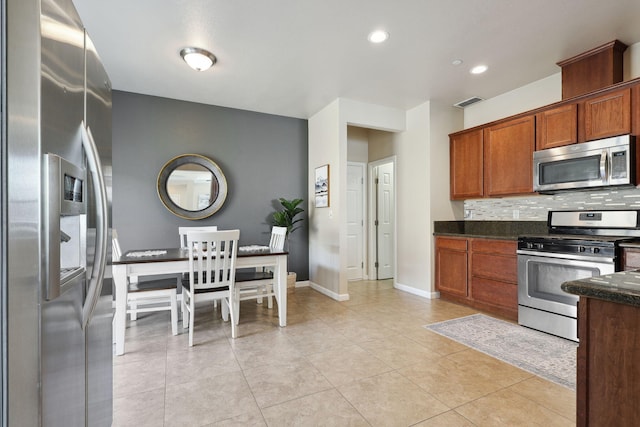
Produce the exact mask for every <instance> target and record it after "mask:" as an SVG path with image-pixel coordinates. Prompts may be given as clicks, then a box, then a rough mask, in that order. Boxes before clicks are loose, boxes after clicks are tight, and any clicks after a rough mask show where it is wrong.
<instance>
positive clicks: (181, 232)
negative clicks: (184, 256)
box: [178, 225, 218, 249]
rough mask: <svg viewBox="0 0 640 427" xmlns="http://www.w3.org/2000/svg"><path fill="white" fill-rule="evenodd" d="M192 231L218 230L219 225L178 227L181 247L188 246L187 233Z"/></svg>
mask: <svg viewBox="0 0 640 427" xmlns="http://www.w3.org/2000/svg"><path fill="white" fill-rule="evenodd" d="M190 231H218V226H217V225H207V226H202V227H178V235H179V236H180V247H181V248H182V249H186V248H187V233H188V232H190Z"/></svg>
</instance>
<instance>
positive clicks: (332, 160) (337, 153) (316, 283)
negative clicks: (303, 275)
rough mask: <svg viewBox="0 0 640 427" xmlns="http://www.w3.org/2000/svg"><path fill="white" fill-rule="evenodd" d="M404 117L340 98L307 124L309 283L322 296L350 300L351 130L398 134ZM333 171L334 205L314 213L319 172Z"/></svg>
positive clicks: (331, 188)
mask: <svg viewBox="0 0 640 427" xmlns="http://www.w3.org/2000/svg"><path fill="white" fill-rule="evenodd" d="M405 120H406V119H405V112H404V111H402V110H398V109H395V108H387V107H383V106H379V105H372V104H366V103H363V102H358V101H353V100H349V99H340V98H339V99H336V100H335V101H333V102H332V103H331V104H329V105H328V106H327V107H325V108H324V109H322V110H321V111H320V112H318V113H317V114H315V115H314V116H313V117H311V118H310V119H309V280H310V283H311V286H312V287H314V288H315V289H317V290H318V291H320V292H322V293H324V294H326V295H328V296H330V297H332V298H334V299H337V300H345V299H348V297H349V296H348V282H347V273H346V262H347V261H346V251H347V236H346V221H345V215H346V210H345V209H346V206H347V204H346V197H347V194H346V190H345V189H346V181H347V152H348V137H347V135H348V132H347V128H348V126H349V125H352V126H358V127H362V128H370V129H381V130H387V131H390V132H400V131H403V130H404V129H405ZM327 163H328V164H329V166H330V184H329V188H330V206H329V207H328V208H318V209H316V208H315V205H314V200H313V179H314V172H315V168H316V167H318V166H321V165H323V164H327Z"/></svg>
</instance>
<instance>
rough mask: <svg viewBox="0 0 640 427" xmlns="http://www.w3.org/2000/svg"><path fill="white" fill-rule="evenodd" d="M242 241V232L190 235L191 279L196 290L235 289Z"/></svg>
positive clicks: (204, 232) (188, 241)
mask: <svg viewBox="0 0 640 427" xmlns="http://www.w3.org/2000/svg"><path fill="white" fill-rule="evenodd" d="M239 238H240V230H225V231H208V232H207V231H189V232H187V249H188V250H189V280H190V282H191V283H190V284H191V285H192V286H193V288H194V289H211V288H220V287H225V286H228V287H229V288H230V289H231V288H232V287H233V284H234V280H235V264H236V257H237V251H238V239H239ZM196 274H197V276H196ZM195 277H197V280H194V278H195Z"/></svg>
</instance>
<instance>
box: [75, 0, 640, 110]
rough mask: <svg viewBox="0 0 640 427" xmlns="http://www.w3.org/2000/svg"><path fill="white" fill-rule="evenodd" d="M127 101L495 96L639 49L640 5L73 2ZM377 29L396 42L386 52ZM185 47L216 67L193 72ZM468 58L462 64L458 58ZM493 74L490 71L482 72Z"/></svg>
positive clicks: (411, 102)
mask: <svg viewBox="0 0 640 427" xmlns="http://www.w3.org/2000/svg"><path fill="white" fill-rule="evenodd" d="M74 4H75V5H76V7H77V9H78V11H79V13H80V16H81V17H82V20H83V22H84V24H85V26H86V27H87V29H88V31H89V33H90V34H91V36H92V38H93V41H94V44H95V45H96V47H97V49H98V51H99V53H100V56H101V57H102V59H103V62H104V63H105V66H106V68H107V71H108V73H109V75H110V77H111V80H112V84H113V88H114V89H116V90H121V91H127V92H135V93H140V94H147V95H155V96H161V97H167V98H173V99H179V100H186V101H192V102H198V103H204V104H212V105H219V106H225V107H231V108H239V109H243V110H250V111H258V112H263V113H269V114H277V115H282V116H289V117H296V118H309V117H310V116H312V115H313V114H315V113H317V112H318V111H319V110H321V109H322V108H323V107H325V106H326V105H328V104H329V103H330V102H331V101H333V100H334V99H336V98H339V97H341V98H349V99H353V100H357V101H362V102H367V103H372V104H379V105H384V106H388V107H395V108H400V109H410V108H413V107H415V106H417V105H420V104H422V103H424V102H426V101H428V100H431V101H434V102H440V103H445V104H453V103H455V102H458V101H462V100H464V99H467V98H470V97H472V96H479V97H481V98H485V99H487V98H491V97H493V96H496V95H499V94H501V93H504V92H507V91H510V90H512V89H515V88H517V87H520V86H523V85H525V84H527V83H531V82H533V81H536V80H539V79H541V78H544V77H547V76H550V75H552V74H555V73H557V72H559V71H560V68H559V67H558V66H557V65H556V62H558V61H561V60H564V59H567V58H570V57H573V56H575V55H577V54H579V53H582V52H584V51H587V50H589V49H592V48H594V47H596V46H599V45H602V44H604V43H607V42H609V41H612V40H615V39H618V40H620V41H622V42H623V43H626V44H628V45H631V44H633V43H636V42H638V41H640V1H638V0H612V1H602V0H535V1H531V0H455V1H452V0H268V1H265V0H109V1H105V0H74ZM374 29H384V30H386V31H387V32H389V34H390V38H389V40H388V41H387V42H385V43H383V44H380V45H374V44H371V43H369V41H368V40H367V35H368V33H369V32H370V31H372V30H374ZM186 46H196V47H202V48H205V49H208V50H210V51H211V52H213V53H214V54H215V55H216V56H217V58H218V63H217V64H216V65H215V66H214V68H212V69H210V70H208V71H204V72H196V71H193V70H191V69H190V68H189V67H187V65H186V64H185V63H184V62H183V61H182V59H181V58H180V56H179V51H180V49H182V48H183V47H186ZM455 59H461V60H463V61H464V62H463V63H462V64H461V65H458V66H454V65H452V61H453V60H455ZM480 63H484V64H486V65H487V66H488V67H489V70H488V71H487V72H486V73H484V74H481V75H472V74H470V73H469V69H470V68H471V67H472V66H474V65H477V64H480Z"/></svg>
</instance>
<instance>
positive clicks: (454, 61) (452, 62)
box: [451, 59, 464, 65]
mask: <svg viewBox="0 0 640 427" xmlns="http://www.w3.org/2000/svg"><path fill="white" fill-rule="evenodd" d="M463 62H464V61H462V59H454V60H453V61H451V65H461V64H462V63H463Z"/></svg>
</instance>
